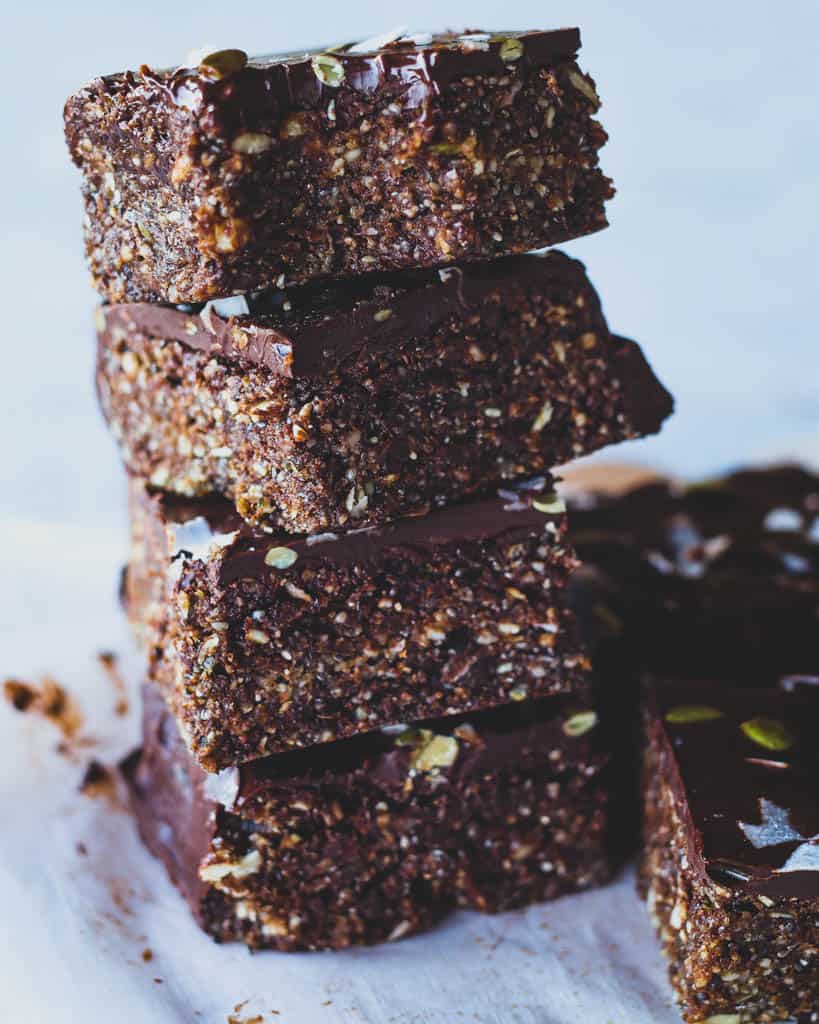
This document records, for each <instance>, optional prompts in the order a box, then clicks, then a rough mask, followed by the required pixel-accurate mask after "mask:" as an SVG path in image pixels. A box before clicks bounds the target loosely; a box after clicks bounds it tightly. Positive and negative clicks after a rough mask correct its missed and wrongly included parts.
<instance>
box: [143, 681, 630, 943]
mask: <svg viewBox="0 0 819 1024" xmlns="http://www.w3.org/2000/svg"><path fill="white" fill-rule="evenodd" d="M578 706H579V705H578V704H577V703H576V702H574V701H572V700H568V699H566V698H553V699H550V700H548V701H543V702H536V703H530V704H525V705H516V706H514V707H512V708H503V709H498V710H496V711H489V712H482V713H480V714H477V715H474V716H471V717H466V718H464V716H459V717H457V718H451V717H450V718H446V719H443V720H438V721H432V722H424V723H419V724H418V725H417V726H412V727H407V728H405V729H399V730H394V731H392V732H390V733H389V734H387V733H383V732H376V733H370V734H368V735H367V736H362V737H359V738H357V739H353V740H345V741H342V742H340V743H334V744H329V745H326V746H323V747H315V748H313V749H312V750H310V751H306V752H299V753H293V754H282V755H278V756H276V757H271V758H268V759H266V760H263V761H257V762H254V763H253V764H251V765H245V766H244V767H242V768H240V769H231V770H229V771H226V772H223V773H221V774H220V775H219V776H208V775H206V774H205V773H204V772H203V771H202V770H201V769H200V768H199V767H198V766H197V765H196V763H195V762H194V761H193V760H192V759H191V757H190V755H189V754H188V752H187V750H186V748H185V745H184V743H183V741H182V739H181V737H180V735H179V732H178V729H177V727H176V724H175V722H174V720H173V717H172V715H171V714H170V712H169V711H168V710H167V708H166V707H165V705H164V702H163V700H162V698H161V697H160V696H159V695H158V693H156V691H155V690H154V689H153V688H152V687H151V688H147V689H146V693H145V721H144V736H143V749H142V752H141V755H137V756H136V757H135V758H132V759H131V761H130V762H129V763H128V764H127V765H126V775H127V777H128V778H129V780H130V784H131V791H132V794H133V801H134V806H135V809H136V813H137V818H138V822H139V827H140V832H141V834H142V837H143V839H144V841H145V843H146V844H147V846H148V847H149V849H150V850H151V851H152V852H153V853H154V854H155V855H156V856H157V857H159V858H160V859H161V860H162V861H163V862H164V863H165V865H166V867H167V868H168V871H169V874H170V876H171V878H172V879H173V881H174V882H175V883H176V885H177V886H178V887H179V889H180V890H181V892H182V894H183V895H184V897H185V898H186V899H187V901H188V903H189V904H190V906H191V909H192V911H193V913H194V915H195V917H196V919H197V920H198V922H199V924H200V925H201V927H202V928H203V929H204V930H205V931H206V932H208V933H209V934H210V935H211V936H212V937H213V938H214V939H216V940H217V941H219V942H223V941H231V940H238V941H243V942H245V943H247V944H248V945H249V946H250V947H251V948H254V949H262V948H268V949H277V950H299V949H340V948H344V947H347V946H351V945H360V944H371V943H376V942H382V941H385V940H396V939H400V938H404V937H405V936H408V935H412V934H414V933H416V932H419V931H422V930H424V929H426V928H429V927H430V926H431V925H433V924H434V923H435V922H436V921H438V920H439V919H440V918H441V917H443V916H444V915H445V914H446V913H448V912H450V911H451V910H453V909H454V908H455V907H463V908H468V909H472V910H479V911H483V912H490V913H494V912H497V911H501V910H508V909H511V908H514V907H521V906H524V905H525V904H527V903H531V902H534V901H540V900H547V899H553V898H555V897H557V896H559V895H562V894H563V893H568V892H573V891H577V890H580V889H586V888H589V887H590V886H593V885H599V884H601V883H602V882H604V881H606V880H607V879H608V877H609V873H610V867H609V864H608V859H607V854H606V847H605V830H606V784H605V763H606V758H605V755H604V754H603V753H601V752H600V750H599V749H598V746H597V743H596V740H595V732H594V725H593V716H591V718H589V720H588V724H587V725H586V726H585V728H584V729H583V731H582V734H580V735H578V729H577V727H576V725H575V723H576V722H577V721H578V712H577V708H578ZM586 718H588V714H587V715H586Z"/></svg>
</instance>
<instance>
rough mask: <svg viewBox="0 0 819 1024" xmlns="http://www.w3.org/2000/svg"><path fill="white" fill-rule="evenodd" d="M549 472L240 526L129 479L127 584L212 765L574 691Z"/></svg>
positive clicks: (191, 737)
mask: <svg viewBox="0 0 819 1024" xmlns="http://www.w3.org/2000/svg"><path fill="white" fill-rule="evenodd" d="M549 486H550V485H549V484H548V482H546V481H543V480H536V481H530V482H528V483H527V484H525V485H520V486H518V487H517V488H515V489H510V490H503V491H500V492H499V493H498V494H497V495H495V496H493V497H489V498H484V499H481V500H480V501H474V502H469V503H466V504H464V505H460V506H452V507H449V508H446V509H440V510H437V511H434V512H431V513H430V514H429V515H427V516H423V517H412V518H407V519H402V520H399V521H397V522H395V523H393V524H391V525H388V526H384V527H371V528H368V529H362V530H355V531H349V532H348V533H346V534H334V533H325V534H319V535H313V536H310V537H295V536H292V535H287V534H281V533H279V534H269V533H264V532H260V531H254V530H252V529H251V528H250V527H248V526H246V525H245V524H244V523H243V522H242V521H241V520H240V519H239V517H238V516H237V515H236V513H235V512H234V511H233V508H232V506H230V505H229V504H228V503H227V502H225V501H224V500H223V499H201V500H199V501H193V502H191V501H185V500H184V499H173V498H170V497H168V496H163V495H160V494H155V493H151V492H148V491H146V490H145V489H144V487H143V486H142V484H141V483H139V482H138V481H134V482H133V485H132V523H133V536H134V544H133V554H132V559H131V563H130V566H129V569H128V574H127V588H126V601H127V605H128V608H129V611H130V615H131V618H132V620H133V621H134V622H135V624H136V625H137V627H138V629H139V631H140V632H141V633H142V634H143V636H144V637H145V639H146V640H147V642H148V644H149V646H150V647H152V648H153V674H154V677H155V679H156V681H157V682H158V684H159V685H160V686H161V688H162V690H163V692H164V693H165V696H166V698H167V699H168V701H169V703H170V705H171V706H172V708H173V709H174V711H175V712H176V714H177V716H178V718H179V720H180V723H181V725H182V729H183V733H184V735H185V738H186V740H187V742H188V744H189V746H190V749H191V751H192V752H193V754H194V756H195V757H196V758H197V759H198V760H199V761H200V763H201V764H203V765H204V766H205V767H206V768H207V769H209V770H218V769H220V768H224V767H228V766H230V765H234V764H241V763H242V762H244V761H247V760H250V759H251V758H256V757H263V756H265V755H266V754H270V753H273V752H276V751H282V750H287V749H289V748H292V747H307V746H310V745H312V744H315V743H324V742H329V741H332V740H336V739H340V738H344V737H347V736H351V735H353V734H355V733H357V732H365V731H367V730H372V729H375V728H378V727H379V726H382V725H389V724H394V723H397V722H408V721H415V720H417V719H421V718H428V717H435V716H438V715H445V714H454V713H458V712H462V711H475V710H477V709H480V708H484V707H491V706H495V705H498V704H503V703H507V702H509V701H519V700H523V699H525V698H527V697H529V698H535V697H542V696H546V695H550V694H554V693H567V692H571V693H582V692H583V691H584V689H585V683H586V678H587V669H588V662H587V659H586V657H585V655H584V653H583V647H582V644H581V643H580V640H579V638H578V636H577V633H576V630H575V623H574V620H573V617H572V615H571V613H570V612H569V611H568V608H567V607H566V597H565V584H566V581H567V578H568V576H569V573H570V572H571V570H572V569H573V568H574V565H575V560H574V556H573V554H572V552H571V550H570V549H569V548H568V547H567V546H566V543H565V536H564V535H565V516H563V514H562V511H563V506H562V503H561V502H559V501H557V500H556V499H555V497H554V495H553V494H551V493H549Z"/></svg>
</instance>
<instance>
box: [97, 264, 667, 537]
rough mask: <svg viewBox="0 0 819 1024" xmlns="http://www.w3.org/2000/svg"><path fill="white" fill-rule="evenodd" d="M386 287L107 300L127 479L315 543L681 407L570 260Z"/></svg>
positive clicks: (107, 401) (408, 277)
mask: <svg viewBox="0 0 819 1024" xmlns="http://www.w3.org/2000/svg"><path fill="white" fill-rule="evenodd" d="M375 281H376V283H373V281H372V279H371V280H365V281H363V282H361V281H359V282H348V283H346V284H344V285H342V286H337V287H334V288H328V287H320V288H311V287H308V288H302V289H293V290H291V291H288V292H278V293H267V294H265V295H263V296H256V297H255V298H248V299H239V300H238V308H237V301H236V300H229V302H228V304H227V308H225V307H224V306H222V305H221V304H219V303H216V304H208V305H207V306H206V307H204V308H203V309H188V310H186V311H183V310H181V309H179V308H174V307H168V306H162V305H156V304H148V303H135V304H124V305H113V306H103V307H101V308H100V310H99V321H100V323H99V327H100V330H99V358H98V391H99V395H100V399H101V402H102V407H103V409H104V411H105V415H106V417H107V419H108V422H109V423H110V425H111V428H112V430H113V433H114V435H115V437H116V438H117V439H118V441H119V444H120V446H121V449H122V451H123V453H124V457H125V461H126V463H127V464H128V466H129V468H130V469H131V470H132V471H133V472H135V473H137V474H138V475H140V476H143V477H145V478H146V479H148V480H150V481H151V482H153V483H154V484H155V485H157V486H159V487H162V488H163V489H166V490H172V491H174V492H177V493H181V494H185V495H188V496H195V495H201V494H206V493H210V492H217V493H221V494H223V495H225V496H227V497H229V498H230V499H231V500H232V501H233V502H234V504H235V505H236V506H237V508H238V510H239V512H240V513H241V515H242V516H243V517H244V518H245V519H246V520H248V521H249V522H252V523H262V524H265V525H271V524H272V525H280V526H282V527H284V528H286V529H287V530H289V531H291V532H296V533H299V532H303V533H308V532H314V531H319V530H326V529H336V528H339V527H343V526H345V525H351V526H363V525H368V524H373V523H378V522H383V521H385V520H389V519H392V518H395V517H396V516H398V515H403V514H408V513H413V512H420V511H424V510H426V509H427V508H429V507H434V506H436V505H441V504H444V503H447V502H451V501H453V500H455V499H458V498H462V497H464V496H465V495H467V494H470V493H472V492H475V491H478V490H481V489H485V488H486V487H487V486H488V485H493V484H496V483H497V482H499V481H500V480H502V479H510V478H521V477H527V476H532V475H535V474H537V473H542V472H544V471H548V470H550V469H551V468H553V467H554V466H556V465H559V464H561V463H563V462H567V461H569V460H570V459H572V458H575V457H576V456H578V455H582V454H585V453H587V452H590V451H593V450H595V449H597V448H600V447H601V446H603V445H607V444H612V443H614V442H617V441H621V440H623V439H625V438H630V437H637V436H642V435H644V434H647V433H652V432H654V431H656V430H658V429H659V428H660V425H661V423H662V421H663V419H664V418H665V417H666V416H667V415H668V414H669V412H670V411H671V406H672V402H671V398H670V396H669V395H668V393H667V392H666V391H665V389H664V388H663V387H662V385H661V384H660V383H659V382H658V381H657V379H656V377H655V376H654V375H653V373H652V371H651V369H650V367H649V366H648V364H647V363H646V361H645V359H644V358H643V356H642V354H641V352H640V349H639V347H638V346H637V345H635V344H634V343H633V342H631V341H626V340H624V339H621V338H613V337H612V336H611V335H610V334H609V330H608V327H607V325H606V322H605V319H604V318H603V314H602V311H601V309H600V303H599V300H598V298H597V295H596V293H595V291H594V289H593V287H592V286H591V284H590V282H589V280H588V278H587V277H586V274H585V271H584V269H583V266H582V264H580V263H578V262H577V261H575V260H571V259H569V258H568V257H566V256H564V255H563V254H562V253H558V252H553V253H549V254H547V255H543V256H524V257H509V258H507V259H504V260H498V261H495V262H494V263H491V264H483V265H477V264H476V265H471V266H464V267H459V268H451V269H449V270H447V271H443V272H439V271H421V272H406V273H404V274H401V275H393V276H390V277H386V278H383V277H377V278H375ZM231 307H232V308H233V309H234V311H235V312H234V314H231V313H230V309H231Z"/></svg>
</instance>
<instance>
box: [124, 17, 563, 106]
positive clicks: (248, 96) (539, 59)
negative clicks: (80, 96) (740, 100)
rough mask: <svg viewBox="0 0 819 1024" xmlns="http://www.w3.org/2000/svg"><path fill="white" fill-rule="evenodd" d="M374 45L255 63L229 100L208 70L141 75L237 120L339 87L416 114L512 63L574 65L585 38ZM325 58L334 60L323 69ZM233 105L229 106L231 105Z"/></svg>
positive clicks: (178, 97)
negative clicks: (397, 101) (216, 104)
mask: <svg viewBox="0 0 819 1024" xmlns="http://www.w3.org/2000/svg"><path fill="white" fill-rule="evenodd" d="M416 40H421V41H420V42H419V41H416ZM427 40H428V41H427ZM370 43H371V44H372V45H371V46H368V45H367V42H366V41H365V43H363V44H362V43H349V44H346V45H344V46H336V47H332V48H330V49H329V50H325V51H316V52H314V53H288V54H273V55H270V56H262V57H253V58H251V59H250V60H248V61H247V63H246V64H245V66H244V67H243V68H241V69H240V70H238V71H237V72H235V73H232V74H231V75H230V87H231V89H230V93H229V95H228V96H226V91H227V90H226V89H225V85H224V81H223V78H220V77H218V76H217V75H216V74H214V73H213V71H212V69H210V68H209V67H208V66H207V64H204V63H203V64H200V65H199V67H197V68H188V67H180V68H177V69H176V70H174V71H170V72H169V71H157V72H154V71H151V70H150V69H149V68H142V69H141V72H140V73H141V74H142V75H143V76H145V77H146V78H149V79H151V80H153V81H154V82H156V83H157V84H158V85H161V86H162V87H163V88H165V89H166V90H167V94H168V96H169V98H170V99H171V100H173V102H174V103H176V104H177V105H178V106H180V107H184V108H186V109H188V110H194V111H199V110H202V109H203V108H205V107H207V106H208V105H209V104H210V103H213V101H214V99H217V98H218V100H219V101H220V116H221V117H223V118H229V117H230V109H231V107H232V108H233V109H234V110H235V111H247V109H248V105H249V104H252V105H257V104H258V103H259V102H260V101H261V102H263V103H264V104H265V106H266V107H269V108H270V109H273V110H277V111H286V110H292V109H301V110H304V109H310V108H315V107H321V106H326V105H327V102H328V101H329V100H330V99H331V98H332V97H333V95H334V93H335V92H336V89H337V87H338V84H339V82H340V81H345V82H346V83H347V84H349V85H350V86H351V87H352V88H353V89H355V90H356V91H357V92H360V93H364V94H367V93H372V92H375V91H376V90H378V89H381V88H382V87H384V86H385V85H390V86H392V87H397V88H399V89H400V91H401V94H402V97H403V102H404V104H405V105H406V106H407V107H408V108H410V109H413V108H418V107H421V108H423V107H424V106H425V104H426V103H427V102H428V101H429V99H430V98H432V97H433V96H435V95H437V94H438V92H439V91H440V90H441V89H443V88H445V87H446V86H447V85H448V84H449V83H450V82H452V81H454V80H455V79H459V78H465V77H467V76H469V75H491V74H497V75H501V74H503V73H504V72H505V71H506V70H507V69H508V68H509V66H510V65H511V64H516V65H530V66H532V67H540V66H542V65H544V64H549V63H551V62H553V61H554V60H555V59H561V58H563V59H571V58H573V57H574V56H575V55H576V53H577V51H578V50H579V49H580V31H579V29H576V28H567V29H558V30H555V31H549V32H520V33H518V32H504V33H494V34H492V35H490V34H489V33H486V32H476V33H471V34H465V35H456V34H453V33H443V34H436V35H432V36H428V37H421V36H417V37H414V38H413V37H411V36H407V37H401V38H399V39H394V40H389V41H387V42H386V43H384V45H379V40H375V39H374V40H371V41H370ZM235 52H236V53H241V51H235ZM321 57H325V58H327V57H329V60H325V62H324V64H323V66H322V62H321ZM325 69H327V70H325ZM119 77H121V76H119V75H116V76H111V77H110V79H107V80H109V81H111V80H114V81H115V80H116V79H117V78H119ZM226 100H229V102H230V106H229V107H226V106H225V101H226Z"/></svg>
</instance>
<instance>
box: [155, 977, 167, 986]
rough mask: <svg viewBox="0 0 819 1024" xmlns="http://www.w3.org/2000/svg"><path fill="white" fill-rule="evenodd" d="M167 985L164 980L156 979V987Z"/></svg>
mask: <svg viewBox="0 0 819 1024" xmlns="http://www.w3.org/2000/svg"><path fill="white" fill-rule="evenodd" d="M164 983H165V979H164V978H154V985H163V984H164Z"/></svg>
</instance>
